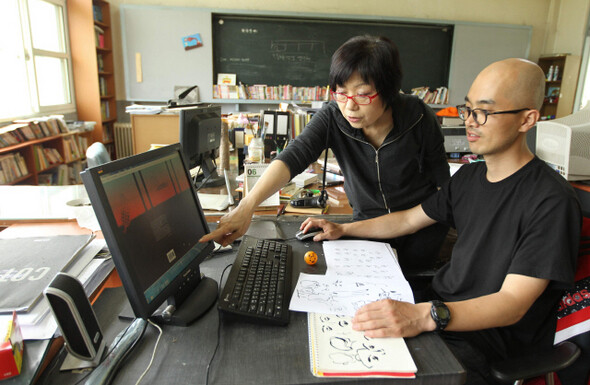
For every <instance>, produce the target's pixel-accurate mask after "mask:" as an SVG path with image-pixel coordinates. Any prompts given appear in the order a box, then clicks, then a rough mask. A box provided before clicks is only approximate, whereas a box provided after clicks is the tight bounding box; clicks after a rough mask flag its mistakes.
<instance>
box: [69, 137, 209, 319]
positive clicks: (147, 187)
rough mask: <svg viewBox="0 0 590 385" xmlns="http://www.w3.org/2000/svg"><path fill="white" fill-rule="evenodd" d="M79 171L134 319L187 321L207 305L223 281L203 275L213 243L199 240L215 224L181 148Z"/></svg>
mask: <svg viewBox="0 0 590 385" xmlns="http://www.w3.org/2000/svg"><path fill="white" fill-rule="evenodd" d="M81 175H82V181H83V182H84V186H85V187H86V191H87V192H88V197H89V198H90V202H91V203H92V207H93V209H94V212H95V213H96V217H97V219H98V222H99V224H100V227H101V229H102V232H103V234H104V237H105V240H106V241H107V245H108V247H109V250H110V252H111V254H112V256H113V261H114V263H115V267H116V268H117V271H118V273H119V276H120V277H121V282H122V283H123V287H124V288H125V292H126V293H127V297H128V298H129V302H130V304H131V308H132V309H133V312H134V313H135V316H136V317H140V318H144V319H148V318H151V319H154V320H156V321H157V322H160V323H168V324H175V325H188V324H190V323H191V322H192V321H194V320H195V319H197V318H198V317H199V316H200V315H201V314H203V313H204V312H205V311H206V310H207V309H209V308H210V307H211V305H213V303H214V302H215V300H216V298H217V282H215V281H214V280H213V279H211V278H207V277H201V273H200V268H199V264H200V263H201V262H202V261H203V260H204V259H205V258H206V257H207V256H209V255H210V254H211V252H212V250H213V247H214V246H213V243H212V242H209V243H199V242H198V241H199V239H200V238H201V237H202V236H203V235H204V234H206V233H208V232H209V228H208V226H207V222H206V221H205V216H204V214H203V211H202V209H201V206H200V203H199V199H198V197H197V193H196V192H195V190H194V188H193V186H192V184H191V180H190V175H189V170H188V169H187V166H186V164H185V162H184V159H183V156H182V150H181V146H180V145H179V144H178V143H176V144H173V145H170V146H166V147H162V148H159V149H156V150H152V151H148V152H144V153H141V154H138V155H134V156H131V157H128V158H123V159H120V160H115V161H113V162H110V163H107V164H104V165H100V166H97V167H93V168H89V169H87V170H86V171H84V172H82V174H81ZM161 306H165V307H166V309H165V311H163V312H161V311H159V310H158V309H159V308H160V307H161ZM173 310H174V311H173Z"/></svg>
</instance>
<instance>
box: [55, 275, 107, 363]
mask: <svg viewBox="0 0 590 385" xmlns="http://www.w3.org/2000/svg"><path fill="white" fill-rule="evenodd" d="M43 293H44V294H45V297H46V298H47V301H48V302H49V305H50V307H51V311H52V312H53V315H54V316H55V319H56V320H57V324H58V325H59V328H60V330H61V332H62V334H63V337H64V340H65V343H66V348H67V350H68V352H69V353H70V354H71V355H72V356H74V357H76V358H78V359H79V360H82V361H86V364H88V363H91V364H93V365H79V366H78V367H88V366H96V364H98V362H99V361H100V359H101V357H102V354H103V352H104V348H105V341H104V338H103V333H102V330H101V329H100V325H99V324H98V320H97V319H96V314H94V310H93V309H92V306H91V305H90V302H89V301H88V297H86V293H85V292H84V288H83V287H82V284H81V283H80V281H78V280H77V279H76V278H75V277H73V276H71V275H69V274H66V273H58V274H57V275H56V276H55V278H54V279H53V280H52V281H51V283H50V284H49V286H47V288H45V290H44V291H43ZM74 366H75V365H74ZM62 370H65V369H64V368H63V367H62Z"/></svg>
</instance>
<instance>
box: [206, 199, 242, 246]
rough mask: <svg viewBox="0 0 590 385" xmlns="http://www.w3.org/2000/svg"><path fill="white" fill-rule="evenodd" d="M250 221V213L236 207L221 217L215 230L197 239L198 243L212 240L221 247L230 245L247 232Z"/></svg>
mask: <svg viewBox="0 0 590 385" xmlns="http://www.w3.org/2000/svg"><path fill="white" fill-rule="evenodd" d="M251 221H252V213H250V212H249V211H248V210H247V209H245V208H244V207H240V206H238V207H237V208H236V209H235V210H233V211H231V212H229V213H227V214H226V215H224V216H223V217H221V219H220V220H219V222H218V225H217V228H216V229H215V230H214V231H212V232H211V233H209V234H205V235H204V236H203V237H202V238H201V239H199V242H207V241H212V240H213V241H215V242H217V243H219V244H221V245H222V246H227V245H230V244H232V243H233V242H234V241H235V240H236V239H237V238H239V237H241V236H242V235H244V234H245V233H246V231H248V227H250V222H251Z"/></svg>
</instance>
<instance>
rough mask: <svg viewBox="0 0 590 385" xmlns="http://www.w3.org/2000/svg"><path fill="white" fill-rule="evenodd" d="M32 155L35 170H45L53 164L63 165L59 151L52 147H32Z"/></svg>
mask: <svg viewBox="0 0 590 385" xmlns="http://www.w3.org/2000/svg"><path fill="white" fill-rule="evenodd" d="M33 155H34V158H35V167H36V169H37V170H45V169H47V168H49V167H50V166H53V165H54V164H58V163H63V161H64V160H63V157H62V156H61V154H60V153H59V151H57V149H56V148H53V147H44V146H41V145H37V146H33Z"/></svg>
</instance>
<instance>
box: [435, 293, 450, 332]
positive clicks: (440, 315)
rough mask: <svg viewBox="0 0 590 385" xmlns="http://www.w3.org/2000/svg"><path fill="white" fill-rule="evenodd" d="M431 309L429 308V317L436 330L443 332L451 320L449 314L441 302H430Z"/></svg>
mask: <svg viewBox="0 0 590 385" xmlns="http://www.w3.org/2000/svg"><path fill="white" fill-rule="evenodd" d="M430 303H431V304H432V307H431V308H430V316H431V317H432V319H433V320H434V322H435V323H436V330H444V329H445V328H446V327H447V325H448V324H449V321H450V320H451V312H450V311H449V308H448V307H447V305H445V304H444V302H443V301H438V300H434V301H430Z"/></svg>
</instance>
